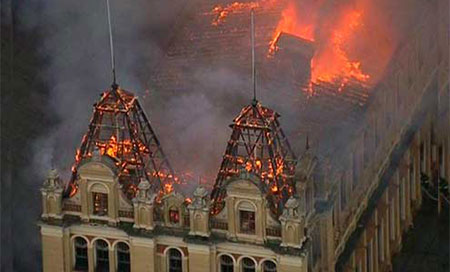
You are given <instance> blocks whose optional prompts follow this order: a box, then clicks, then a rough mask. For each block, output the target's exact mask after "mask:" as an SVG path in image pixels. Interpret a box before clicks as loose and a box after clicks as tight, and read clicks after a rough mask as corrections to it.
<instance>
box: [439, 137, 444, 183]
mask: <svg viewBox="0 0 450 272" xmlns="http://www.w3.org/2000/svg"><path fill="white" fill-rule="evenodd" d="M438 157H439V158H438V159H439V176H440V177H441V178H444V177H445V161H444V160H445V157H444V147H443V146H442V145H440V146H439V151H438Z"/></svg>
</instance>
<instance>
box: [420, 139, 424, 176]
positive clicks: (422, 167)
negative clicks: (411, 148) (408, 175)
mask: <svg viewBox="0 0 450 272" xmlns="http://www.w3.org/2000/svg"><path fill="white" fill-rule="evenodd" d="M419 157H420V172H425V144H424V143H423V142H422V143H420V156H419Z"/></svg>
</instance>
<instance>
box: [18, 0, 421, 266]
mask: <svg viewBox="0 0 450 272" xmlns="http://www.w3.org/2000/svg"><path fill="white" fill-rule="evenodd" d="M110 1H111V11H112V21H113V36H114V46H115V53H116V67H117V68H116V69H117V75H118V76H117V77H118V83H119V84H120V85H121V87H122V88H124V89H125V90H128V91H132V92H134V93H136V94H137V95H139V96H140V99H141V101H142V102H143V103H142V104H143V105H144V109H145V110H146V112H147V114H148V116H149V119H150V121H151V123H152V126H153V129H154V130H155V131H156V134H157V136H158V137H159V139H160V142H161V143H162V147H163V149H164V150H165V153H166V154H167V155H168V157H169V160H170V162H171V163H172V164H173V166H174V168H175V170H176V171H178V172H183V173H188V172H189V173H193V174H192V176H194V178H197V177H198V176H203V177H204V178H206V179H207V180H208V182H210V183H211V182H212V181H213V179H214V177H215V175H216V174H217V170H218V168H219V165H220V162H221V156H222V154H223V152H224V150H225V147H226V143H227V140H228V138H229V136H230V133H231V130H230V128H229V127H228V125H229V124H230V123H231V121H232V119H233V118H234V117H235V116H236V115H237V114H238V113H239V111H240V109H241V108H242V107H243V106H245V105H246V104H248V103H250V100H251V97H252V90H251V82H250V63H246V62H247V61H249V58H248V55H249V53H250V49H249V47H248V45H249V32H248V27H247V32H245V33H243V34H242V33H241V34H240V36H239V37H238V38H236V40H233V44H230V43H229V42H227V41H222V43H223V44H224V47H218V48H212V47H214V46H216V45H220V43H219V42H218V41H219V40H220V37H221V35H222V34H223V35H225V34H226V33H225V32H224V33H220V30H217V31H216V32H215V33H210V32H207V31H206V30H208V29H205V28H201V27H199V25H198V24H199V21H197V20H196V19H195V18H194V19H193V18H192V16H197V15H198V14H199V11H198V8H197V7H196V6H195V4H196V2H193V3H188V4H185V3H184V2H183V1H181V0H179V1H176V0H175V1H164V2H160V1H159V2H155V1H147V0H135V1H115V0H110ZM300 2H302V1H300ZM322 2H324V3H326V5H325V4H324V5H323V8H322V9H321V10H320V13H319V14H320V16H318V20H321V21H323V22H324V23H323V25H327V22H328V23H329V22H330V21H326V18H327V17H330V16H331V15H332V14H333V13H335V12H336V9H339V10H340V8H339V7H336V6H335V4H333V3H335V1H322ZM350 2H351V3H353V4H354V5H359V3H362V2H364V3H363V5H366V4H367V5H368V6H370V9H367V11H368V12H369V11H370V13H369V14H368V16H367V17H366V18H368V21H367V24H370V27H373V26H376V31H375V30H371V31H368V32H367V33H365V34H364V35H374V33H375V35H378V34H380V33H381V34H380V35H381V36H379V37H380V40H382V39H384V38H382V37H387V38H386V39H387V40H386V39H385V42H381V43H380V45H379V47H380V48H383V47H384V46H385V45H386V44H388V45H389V49H390V46H391V45H392V46H393V47H394V48H395V44H397V40H400V39H399V36H400V34H399V33H403V32H404V30H405V28H407V26H408V25H409V24H408V22H409V21H410V17H413V16H411V14H412V13H411V12H410V10H411V9H412V8H407V9H406V7H407V6H408V5H405V3H406V2H408V1H406V0H405V1H388V0H385V1H374V0H373V1H369V0H364V1H363V0H361V1H349V3H350ZM365 2H367V3H365ZM392 2H395V3H392ZM400 2H401V3H400ZM305 3H307V2H305ZM369 4H370V5H369ZM384 10H388V11H389V12H384ZM20 12H21V15H20V18H22V19H21V24H22V25H24V26H25V27H26V28H27V29H31V30H36V29H37V30H38V31H39V33H40V35H41V37H42V42H41V44H40V46H39V48H36V50H37V51H38V53H39V54H40V55H41V56H42V57H43V58H44V59H45V61H46V62H45V65H44V67H42V70H41V72H40V74H39V77H41V78H42V79H43V80H44V81H45V85H46V86H47V88H48V91H49V97H48V100H47V101H44V102H43V103H45V108H46V114H47V116H49V117H50V118H52V120H54V121H55V124H54V125H49V126H48V127H46V128H44V130H45V134H44V136H43V137H41V138H39V139H34V142H33V144H32V150H33V154H34V158H33V164H32V166H31V168H32V169H31V170H32V172H33V173H36V176H35V177H34V178H33V182H35V183H36V184H35V188H36V187H38V186H39V185H40V184H41V183H42V182H43V180H44V178H45V174H46V173H47V171H48V169H50V168H51V167H57V168H58V169H59V171H60V173H61V174H62V176H63V177H65V179H66V180H67V179H68V175H69V173H70V167H71V166H72V163H73V160H74V155H75V150H76V148H77V147H78V146H79V144H80V142H81V138H82V135H83V134H84V133H85V132H86V130H87V126H88V123H89V117H90V116H91V113H92V104H93V103H94V102H95V101H97V100H98V96H99V94H100V93H101V92H102V91H104V90H106V89H108V88H109V85H110V84H111V81H112V76H111V72H110V71H111V67H110V59H109V58H110V52H109V40H108V28H107V17H106V2H105V1H72V0H46V1H34V2H32V3H27V4H24V3H23V4H22V5H21V6H20ZM399 13H402V14H399ZM403 13H405V14H403ZM181 15H183V16H181ZM230 16H232V15H230ZM384 17H389V18H388V19H389V20H388V19H386V20H381V21H382V23H381V24H380V18H384ZM258 19H259V18H258V17H257V23H259V22H260V21H258ZM202 20H204V21H202V22H200V23H201V24H200V25H206V24H208V19H207V18H206V17H205V18H204V19H202ZM230 21H232V20H230ZM246 23H247V21H243V20H241V21H239V23H238V24H237V26H236V27H240V26H241V25H242V24H246ZM175 26H177V27H175ZM392 26H395V27H392ZM371 29H374V28H371ZM386 29H388V30H389V32H386V31H385V30H386ZM213 34H216V35H217V36H216V38H208V35H213ZM188 35H192V36H188ZM195 35H200V36H201V37H200V38H198V37H196V36H195ZM261 35H262V34H261V33H260V32H258V31H257V39H258V37H261ZM267 35H268V36H271V35H272V33H267ZM186 36H188V37H187V38H186ZM390 38H393V39H394V38H395V40H396V41H394V40H389V39H390ZM195 39H197V40H196V41H197V42H196V43H195V45H189V44H185V45H183V44H180V40H181V41H182V42H185V43H186V42H187V41H189V40H195ZM202 42H209V43H211V44H204V43H202ZM173 45H177V46H178V47H177V48H175V49H178V50H179V51H180V50H181V51H182V50H188V52H187V53H186V54H185V55H184V56H183V55H182V54H179V55H178V57H177V56H175V57H173V56H167V52H168V51H170V52H177V51H176V50H174V49H173ZM196 46H198V47H196ZM208 46H209V47H208ZM257 46H258V76H259V78H258V92H259V94H258V98H259V99H260V100H261V102H262V103H263V104H264V105H265V106H269V107H271V108H273V109H275V110H276V111H278V112H279V113H280V114H281V116H282V118H281V120H280V121H281V125H282V127H283V128H284V129H285V131H286V132H287V134H288V138H289V139H290V140H291V143H292V144H293V146H294V149H295V151H297V152H296V153H297V154H298V153H299V151H300V150H302V148H303V145H304V137H305V135H304V134H301V135H299V131H304V130H305V129H303V125H304V124H305V123H302V122H301V121H299V120H303V119H304V117H302V112H304V111H305V108H304V107H303V106H304V104H305V97H304V96H303V95H302V94H301V92H300V90H298V89H296V88H294V86H293V85H292V84H291V83H290V82H287V81H283V80H280V81H277V83H276V84H274V83H267V80H266V79H265V77H266V76H267V74H269V73H270V72H271V69H270V67H269V68H267V67H266V68H263V67H262V66H263V65H264V64H265V59H264V58H265V55H266V50H267V45H266V44H262V43H259V44H257ZM366 46H367V45H366ZM228 47H229V48H228ZM186 48H187V49H186ZM230 48H231V49H230ZM171 50H172V51H171ZM189 50H191V51H189ZM208 50H210V52H209V51H208ZM244 51H245V52H246V53H245V52H244ZM208 52H209V53H210V56H209V57H205V56H207V55H208ZM370 52H372V51H370V50H369V51H367V50H364V51H358V52H356V54H358V55H364V56H369V57H367V58H365V59H364V60H363V66H366V65H365V64H367V63H368V64H370V63H373V62H376V61H378V60H377V57H376V54H367V53H370ZM202 54H203V55H202ZM222 54H223V55H226V57H222V58H219V57H217V56H221V55H222ZM197 56H203V57H198V58H197V59H196V58H195V57H197ZM177 58H178V59H177ZM388 59H389V58H388ZM269 64H270V62H269ZM367 66H369V65H367ZM155 71H164V73H165V74H164V76H167V77H166V78H164V77H162V79H161V80H162V81H163V82H162V83H161V82H160V81H158V73H155ZM381 73H382V72H380V74H381ZM155 74H156V76H155ZM151 75H153V77H154V78H153V79H152V80H149V78H150V76H151ZM269 78H270V77H269ZM302 118H303V119H302ZM317 119H318V120H320V118H319V117H317ZM313 142H314V140H313ZM317 142H318V141H317ZM336 142H337V141H336ZM336 142H335V143H336ZM338 142H339V143H341V142H342V143H344V142H345V141H344V140H343V139H342V140H341V139H339V141H338ZM330 144H332V143H330ZM323 149H326V148H325V147H324V148H323ZM30 206H31V207H33V208H31V210H32V211H31V213H33V214H34V216H35V217H37V215H38V214H39V212H40V211H39V205H37V203H33V204H31V203H30ZM36 237H38V235H37V234H36ZM30 262H32V261H30ZM30 262H27V264H29V263H30ZM30 267H31V266H30Z"/></svg>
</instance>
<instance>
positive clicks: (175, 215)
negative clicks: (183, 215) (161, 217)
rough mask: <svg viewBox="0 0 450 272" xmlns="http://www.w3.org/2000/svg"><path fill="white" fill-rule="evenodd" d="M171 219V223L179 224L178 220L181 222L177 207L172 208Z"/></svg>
mask: <svg viewBox="0 0 450 272" xmlns="http://www.w3.org/2000/svg"><path fill="white" fill-rule="evenodd" d="M169 220H170V223H171V224H178V222H180V213H179V212H178V209H177V208H170V210H169Z"/></svg>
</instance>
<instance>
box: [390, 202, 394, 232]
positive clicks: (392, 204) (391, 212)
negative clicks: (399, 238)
mask: <svg viewBox="0 0 450 272" xmlns="http://www.w3.org/2000/svg"><path fill="white" fill-rule="evenodd" d="M389 215H390V219H389V236H390V238H391V240H394V239H395V208H394V200H392V201H391V206H390V208H389Z"/></svg>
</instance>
